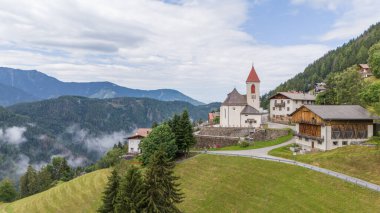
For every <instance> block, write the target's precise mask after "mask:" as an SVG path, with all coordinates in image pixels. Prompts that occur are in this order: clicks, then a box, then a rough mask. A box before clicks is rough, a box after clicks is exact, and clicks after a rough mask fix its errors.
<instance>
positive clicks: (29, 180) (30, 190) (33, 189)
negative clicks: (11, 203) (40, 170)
mask: <svg viewBox="0 0 380 213" xmlns="http://www.w3.org/2000/svg"><path fill="white" fill-rule="evenodd" d="M38 188H39V187H38V179H37V172H36V170H35V169H34V168H33V167H32V166H31V165H29V166H28V169H27V171H26V173H25V174H24V175H23V176H21V178H20V195H21V197H26V196H29V195H33V194H35V193H37V192H38Z"/></svg>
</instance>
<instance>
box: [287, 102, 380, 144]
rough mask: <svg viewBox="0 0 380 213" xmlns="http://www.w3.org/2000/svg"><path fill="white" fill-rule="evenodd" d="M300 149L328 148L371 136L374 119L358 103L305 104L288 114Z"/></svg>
mask: <svg viewBox="0 0 380 213" xmlns="http://www.w3.org/2000/svg"><path fill="white" fill-rule="evenodd" d="M291 116H292V122H293V123H296V132H297V134H296V143H297V144H299V145H300V146H301V148H302V150H305V151H312V150H331V149H335V148H338V147H342V146H347V145H351V144H360V143H363V142H365V141H367V140H368V139H369V138H370V137H372V136H373V130H374V125H373V121H374V119H378V118H376V117H374V116H372V115H371V114H370V113H369V112H368V111H367V110H366V109H364V108H363V107H361V106H359V105H305V106H302V107H301V108H299V109H298V110H296V111H295V112H293V113H292V114H291Z"/></svg>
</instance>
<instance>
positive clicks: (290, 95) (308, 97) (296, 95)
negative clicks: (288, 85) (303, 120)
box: [270, 92, 315, 101]
mask: <svg viewBox="0 0 380 213" xmlns="http://www.w3.org/2000/svg"><path fill="white" fill-rule="evenodd" d="M278 94H281V95H283V96H286V97H288V98H289V99H292V100H305V101H315V96H314V95H310V94H308V93H295V92H279V93H277V94H276V95H278ZM274 96H275V95H273V96H272V97H270V99H272V98H273V97H274Z"/></svg>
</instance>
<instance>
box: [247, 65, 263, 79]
mask: <svg viewBox="0 0 380 213" xmlns="http://www.w3.org/2000/svg"><path fill="white" fill-rule="evenodd" d="M246 82H260V79H259V76H258V75H257V73H256V70H255V67H253V66H252V69H251V72H249V75H248V78H247V81H246Z"/></svg>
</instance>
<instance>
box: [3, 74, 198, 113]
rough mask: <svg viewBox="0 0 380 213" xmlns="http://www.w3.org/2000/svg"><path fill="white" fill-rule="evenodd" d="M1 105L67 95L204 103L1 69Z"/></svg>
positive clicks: (165, 92) (171, 93) (168, 93)
mask: <svg viewBox="0 0 380 213" xmlns="http://www.w3.org/2000/svg"><path fill="white" fill-rule="evenodd" d="M0 93H1V94H2V95H0V105H3V106H9V105H13V104H16V103H21V102H30V101H35V100H45V99H50V98H57V97H60V96H65V95H72V96H83V97H89V98H99V99H104V98H116V97H136V98H153V99H157V100H160V101H185V102H188V103H191V104H193V105H195V106H198V105H203V104H204V103H202V102H200V101H197V100H194V99H193V98H191V97H189V96H186V95H184V94H183V93H181V92H179V91H177V90H173V89H157V90H139V89H131V88H127V87H122V86H119V85H116V84H114V83H111V82H86V83H77V82H62V81H60V80H58V79H56V78H53V77H51V76H48V75H46V74H44V73H41V72H38V71H36V70H19V69H12V68H7V67H0Z"/></svg>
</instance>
